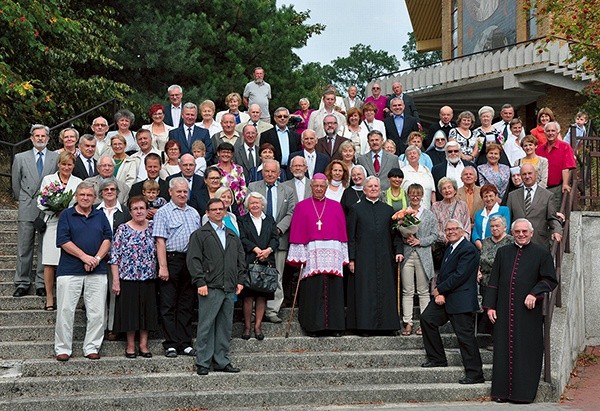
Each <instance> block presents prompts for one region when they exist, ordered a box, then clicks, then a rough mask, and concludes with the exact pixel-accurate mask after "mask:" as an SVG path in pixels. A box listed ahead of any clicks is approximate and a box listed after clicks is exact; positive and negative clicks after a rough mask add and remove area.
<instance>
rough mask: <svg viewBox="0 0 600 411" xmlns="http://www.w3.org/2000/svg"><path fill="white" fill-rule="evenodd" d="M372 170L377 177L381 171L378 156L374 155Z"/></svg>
mask: <svg viewBox="0 0 600 411" xmlns="http://www.w3.org/2000/svg"><path fill="white" fill-rule="evenodd" d="M373 168H374V169H375V174H377V175H379V170H381V164H380V163H379V154H375V161H373Z"/></svg>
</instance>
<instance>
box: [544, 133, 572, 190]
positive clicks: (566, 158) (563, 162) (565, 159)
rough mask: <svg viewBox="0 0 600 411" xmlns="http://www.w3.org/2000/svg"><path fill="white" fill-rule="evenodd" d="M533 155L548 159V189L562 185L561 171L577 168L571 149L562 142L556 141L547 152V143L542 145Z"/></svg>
mask: <svg viewBox="0 0 600 411" xmlns="http://www.w3.org/2000/svg"><path fill="white" fill-rule="evenodd" d="M535 153H536V154H537V155H538V156H540V157H545V158H547V159H548V187H555V186H557V185H560V184H562V183H563V181H562V171H563V170H566V169H573V168H575V167H577V164H576V163H575V156H574V154H573V149H572V148H571V146H570V145H569V144H567V143H565V142H564V141H560V140H557V141H556V142H555V143H554V146H553V147H552V148H551V149H550V151H548V143H546V144H542V145H541V146H539V147H538V148H537V149H536V150H535Z"/></svg>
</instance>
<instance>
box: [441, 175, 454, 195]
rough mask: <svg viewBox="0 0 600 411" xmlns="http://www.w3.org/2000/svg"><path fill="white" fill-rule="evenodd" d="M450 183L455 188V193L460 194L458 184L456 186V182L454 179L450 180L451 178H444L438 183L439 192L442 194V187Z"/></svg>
mask: <svg viewBox="0 0 600 411" xmlns="http://www.w3.org/2000/svg"><path fill="white" fill-rule="evenodd" d="M448 183H450V184H452V187H454V191H457V192H458V184H456V180H455V179H453V178H450V177H442V178H440V181H438V183H437V189H438V191H440V192H441V191H442V187H443V186H444V185H445V184H448Z"/></svg>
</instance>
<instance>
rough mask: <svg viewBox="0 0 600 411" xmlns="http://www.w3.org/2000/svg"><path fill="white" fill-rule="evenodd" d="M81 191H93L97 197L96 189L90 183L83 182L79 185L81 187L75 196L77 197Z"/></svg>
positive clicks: (76, 190) (77, 189)
mask: <svg viewBox="0 0 600 411" xmlns="http://www.w3.org/2000/svg"><path fill="white" fill-rule="evenodd" d="M81 190H92V191H93V192H94V197H96V187H95V186H94V184H93V183H90V182H89V181H82V182H81V183H79V185H78V186H77V188H76V189H75V195H77V193H79V192H80V191H81Z"/></svg>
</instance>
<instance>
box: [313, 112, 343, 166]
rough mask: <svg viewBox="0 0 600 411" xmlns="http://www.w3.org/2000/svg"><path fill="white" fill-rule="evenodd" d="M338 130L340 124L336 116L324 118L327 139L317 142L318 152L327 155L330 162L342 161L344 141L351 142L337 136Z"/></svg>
mask: <svg viewBox="0 0 600 411" xmlns="http://www.w3.org/2000/svg"><path fill="white" fill-rule="evenodd" d="M337 128H338V122H337V118H336V117H335V116H334V115H332V114H328V115H326V116H325V117H324V118H323V129H324V130H325V137H321V138H319V140H317V146H316V150H317V151H318V152H319V153H323V154H326V155H327V156H328V157H329V159H330V160H341V159H342V153H340V146H341V145H342V143H343V142H344V141H351V140H350V139H349V138H346V137H342V136H340V135H338V134H336V131H337Z"/></svg>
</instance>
